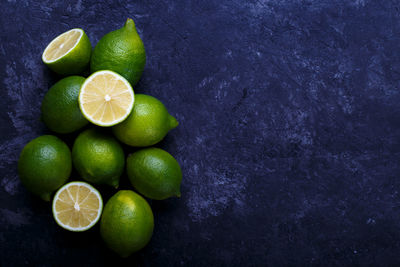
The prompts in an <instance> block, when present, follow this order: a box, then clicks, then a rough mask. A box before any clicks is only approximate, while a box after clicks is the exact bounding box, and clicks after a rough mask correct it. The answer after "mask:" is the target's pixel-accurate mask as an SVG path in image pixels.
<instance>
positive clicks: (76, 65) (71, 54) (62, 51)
mask: <svg viewBox="0 0 400 267" xmlns="http://www.w3.org/2000/svg"><path fill="white" fill-rule="evenodd" d="M91 52H92V45H91V44H90V41H89V37H88V36H87V35H86V33H85V32H84V31H83V30H82V29H78V28H77V29H72V30H69V31H67V32H64V33H63V34H60V35H59V36H57V37H56V38H55V39H54V40H53V41H51V42H50V43H49V44H48V45H47V47H46V49H45V50H44V52H43V54H42V61H43V62H44V64H46V65H47V66H48V67H49V68H50V69H52V70H53V71H54V72H56V73H58V74H61V75H73V74H80V73H81V72H82V71H84V70H85V69H86V67H87V66H88V64H89V61H90V55H91Z"/></svg>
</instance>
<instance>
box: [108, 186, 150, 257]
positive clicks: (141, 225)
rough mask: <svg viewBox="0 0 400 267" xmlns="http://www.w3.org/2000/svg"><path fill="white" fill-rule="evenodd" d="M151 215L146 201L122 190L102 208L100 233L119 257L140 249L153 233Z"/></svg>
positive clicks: (128, 191) (131, 192)
mask: <svg viewBox="0 0 400 267" xmlns="http://www.w3.org/2000/svg"><path fill="white" fill-rule="evenodd" d="M153 228H154V218H153V212H152V211H151V208H150V206H149V204H148V203H147V201H146V200H145V199H144V198H143V197H141V196H140V195H138V194H136V193H135V192H133V191H130V190H121V191H119V192H117V193H116V194H115V195H114V196H112V197H111V198H110V199H109V200H108V202H107V204H106V206H105V207H104V211H103V215H102V216H101V220H100V234H101V237H102V238H103V240H104V241H105V243H106V244H107V246H108V247H109V248H110V249H112V250H113V251H115V252H117V253H118V254H119V255H120V256H121V257H128V256H129V255H130V254H132V253H133V252H136V251H138V250H140V249H142V248H143V247H144V246H146V245H147V243H148V242H149V241H150V239H151V236H152V234H153Z"/></svg>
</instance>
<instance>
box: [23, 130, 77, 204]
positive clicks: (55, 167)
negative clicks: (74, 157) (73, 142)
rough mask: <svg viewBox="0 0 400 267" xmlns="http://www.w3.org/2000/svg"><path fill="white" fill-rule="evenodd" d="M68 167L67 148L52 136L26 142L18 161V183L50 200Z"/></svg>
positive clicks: (69, 156) (63, 179)
mask: <svg viewBox="0 0 400 267" xmlns="http://www.w3.org/2000/svg"><path fill="white" fill-rule="evenodd" d="M71 169H72V162H71V151H70V150H69V148H68V146H67V145H66V144H65V143H64V142H63V141H61V140H60V139H59V138H57V137H55V136H52V135H43V136H40V137H38V138H35V139H33V140H32V141H30V142H29V143H28V144H27V145H26V146H25V147H24V149H23V150H22V152H21V155H20V157H19V161H18V174H19V177H20V179H21V182H22V184H23V185H24V186H25V187H26V188H27V189H28V190H29V191H31V192H32V193H34V194H35V195H38V196H40V197H41V198H42V199H44V200H46V201H50V198H51V194H52V193H53V192H54V191H55V190H57V189H58V188H59V187H60V186H62V185H63V184H64V183H65V182H66V181H67V180H68V178H69V175H70V174H71Z"/></svg>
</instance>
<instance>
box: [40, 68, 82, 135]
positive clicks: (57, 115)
mask: <svg viewBox="0 0 400 267" xmlns="http://www.w3.org/2000/svg"><path fill="white" fill-rule="evenodd" d="M84 81H85V78H84V77H81V76H70V77H67V78H64V79H62V80H60V81H58V82H57V83H56V84H54V85H53V86H52V87H51V88H50V89H49V91H48V92H47V93H46V95H45V96H44V98H43V102H42V107H41V109H42V119H43V121H44V123H45V124H46V126H47V127H49V129H50V130H52V131H54V132H56V133H62V134H66V133H72V132H75V131H77V130H79V129H81V128H82V127H84V126H85V125H86V124H88V123H89V122H88V121H87V120H86V119H85V117H84V116H83V115H82V113H81V110H80V109H79V103H78V96H79V90H80V88H81V85H82V84H83V82H84Z"/></svg>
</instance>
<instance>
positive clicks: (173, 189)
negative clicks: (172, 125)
mask: <svg viewBox="0 0 400 267" xmlns="http://www.w3.org/2000/svg"><path fill="white" fill-rule="evenodd" d="M126 170H127V174H128V177H129V181H130V182H131V184H132V185H133V187H134V188H135V189H136V190H137V191H138V192H139V193H141V194H142V195H144V196H146V197H148V198H151V199H156V200H162V199H166V198H169V197H173V196H177V197H180V195H181V192H180V185H181V181H182V171H181V168H180V166H179V163H178V162H177V161H176V160H175V159H174V157H173V156H171V154H169V153H168V152H167V151H165V150H162V149H160V148H155V147H153V148H146V149H142V150H139V151H136V152H135V153H133V154H131V155H130V156H129V157H128V159H127V162H126Z"/></svg>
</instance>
